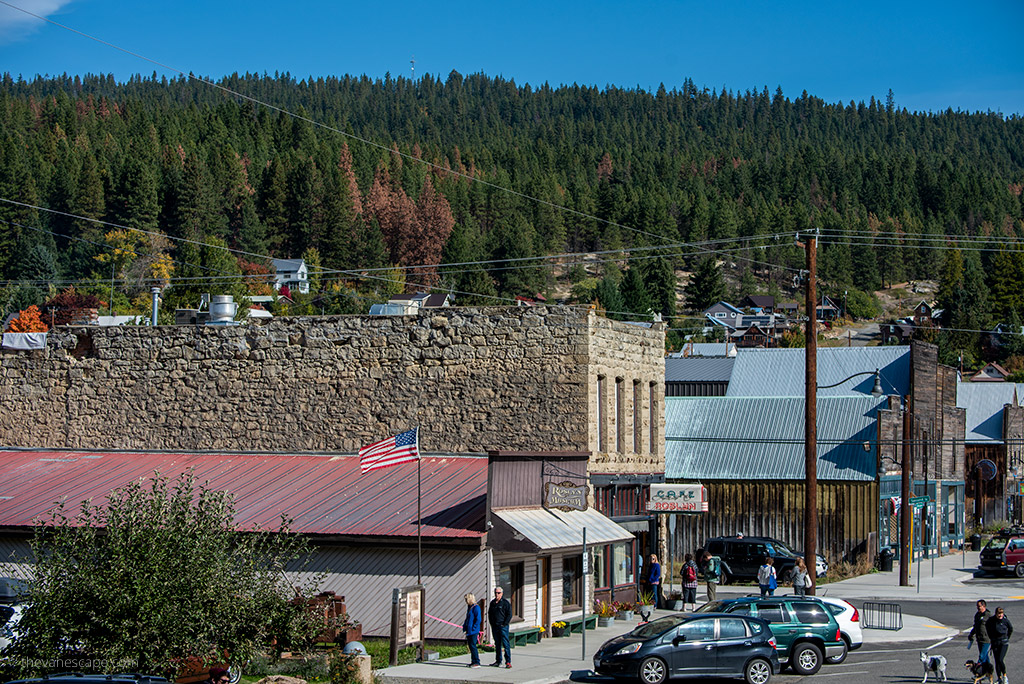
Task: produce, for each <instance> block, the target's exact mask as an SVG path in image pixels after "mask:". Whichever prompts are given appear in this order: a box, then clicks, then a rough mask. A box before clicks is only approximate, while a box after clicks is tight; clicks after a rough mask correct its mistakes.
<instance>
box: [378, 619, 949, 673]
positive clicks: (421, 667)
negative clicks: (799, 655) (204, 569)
mask: <svg viewBox="0 0 1024 684" xmlns="http://www.w3.org/2000/svg"><path fill="white" fill-rule="evenodd" d="M668 614H670V611H665V610H662V611H657V612H656V613H655V615H654V617H656V618H657V617H660V616H662V615H668ZM636 626H637V622H636V621H633V622H627V623H620V622H619V621H617V620H616V623H615V625H614V626H612V627H598V628H597V629H592V630H588V631H587V644H586V652H585V653H584V651H583V643H582V640H583V637H582V635H580V634H573V635H572V636H568V637H561V638H557V639H555V638H551V639H543V640H542V641H541V642H540V643H539V644H532V645H529V646H520V647H519V648H514V649H512V668H511V669H505V668H500V669H499V668H495V667H490V666H489V663H491V662H494V654H493V653H481V654H480V662H482V663H483V667H480V668H478V669H473V668H470V667H467V665H468V664H469V655H468V654H467V655H464V656H458V657H455V658H447V659H445V660H435V661H432V662H427V663H413V664H411V665H400V666H398V667H391V668H387V669H385V670H378V671H377V672H376V674H377V676H378V677H379V678H380V681H381V682H382V683H383V684H419V683H423V684H437V683H438V682H441V681H444V682H456V683H460V682H466V683H469V682H487V683H489V684H557V683H559V682H567V681H569V680H570V677H571V676H572V675H573V673H577V676H579V675H582V674H585V673H587V672H590V671H591V670H592V668H593V666H594V663H593V660H592V658H593V655H594V653H596V652H597V649H598V647H599V646H601V644H603V643H604V642H605V641H607V640H609V639H611V638H612V637H615V636H618V635H619V634H623V633H625V632H628V631H630V630H632V629H633V628H635V627H636ZM957 633H958V630H956V629H952V628H949V627H946V626H945V625H940V624H939V623H937V622H935V621H933V620H929V619H927V618H922V617H917V616H914V615H904V616H903V629H901V630H899V631H896V632H893V631H882V630H874V629H869V630H864V644H865V646H869V645H871V644H892V643H896V642H909V641H925V642H936V641H940V640H942V639H944V638H946V637H950V636H955V635H956V634H957Z"/></svg>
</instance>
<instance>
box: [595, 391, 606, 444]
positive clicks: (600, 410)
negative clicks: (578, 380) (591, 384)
mask: <svg viewBox="0 0 1024 684" xmlns="http://www.w3.org/2000/svg"><path fill="white" fill-rule="evenodd" d="M604 386H605V378H604V376H603V375H598V376H597V450H598V451H605V448H604V431H605V427H606V426H605V422H606V420H607V418H606V416H605V414H604V413H605V409H604Z"/></svg>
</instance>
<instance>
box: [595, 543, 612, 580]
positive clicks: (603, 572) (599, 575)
mask: <svg viewBox="0 0 1024 684" xmlns="http://www.w3.org/2000/svg"><path fill="white" fill-rule="evenodd" d="M590 552H591V558H593V559H594V567H593V570H592V572H593V573H594V586H596V587H598V588H602V589H603V588H605V587H608V586H610V585H609V583H608V568H607V563H606V562H605V561H606V560H607V555H606V554H607V553H608V547H607V546H592V547H590Z"/></svg>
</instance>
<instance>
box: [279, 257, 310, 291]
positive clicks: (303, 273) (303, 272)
mask: <svg viewBox="0 0 1024 684" xmlns="http://www.w3.org/2000/svg"><path fill="white" fill-rule="evenodd" d="M270 261H271V264H272V265H273V267H274V289H275V290H280V289H281V288H282V287H287V288H288V291H289V292H299V293H301V294H309V267H307V266H306V261H305V260H304V259H271V260H270Z"/></svg>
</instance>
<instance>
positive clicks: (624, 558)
mask: <svg viewBox="0 0 1024 684" xmlns="http://www.w3.org/2000/svg"><path fill="white" fill-rule="evenodd" d="M635 581H636V575H635V574H634V573H633V542H631V541H629V542H623V543H621V544H614V545H612V582H613V583H614V584H615V585H616V586H619V585H622V584H632V583H633V582H635Z"/></svg>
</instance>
